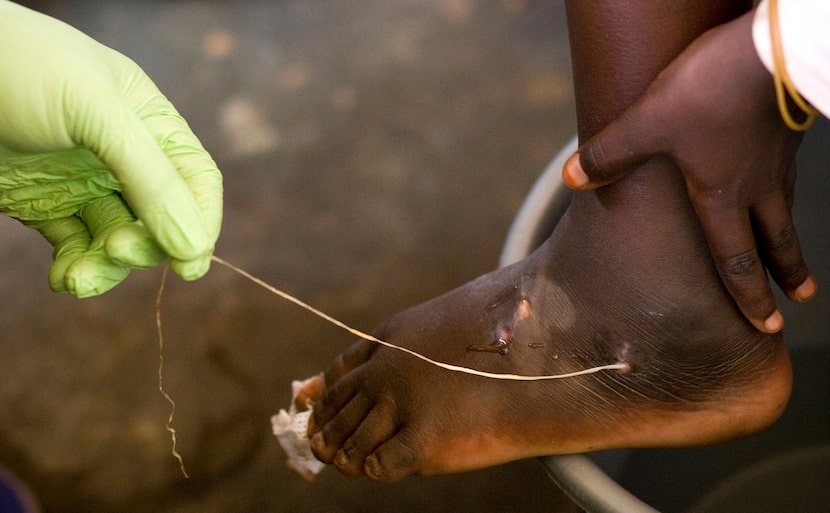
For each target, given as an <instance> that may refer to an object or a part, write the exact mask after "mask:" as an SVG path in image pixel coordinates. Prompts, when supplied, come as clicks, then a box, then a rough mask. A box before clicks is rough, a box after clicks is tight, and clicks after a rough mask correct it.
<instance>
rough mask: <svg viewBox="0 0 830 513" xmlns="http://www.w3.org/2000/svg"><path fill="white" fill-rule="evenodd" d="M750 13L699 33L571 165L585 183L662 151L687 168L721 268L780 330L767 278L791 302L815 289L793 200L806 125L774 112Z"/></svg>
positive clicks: (753, 314)
mask: <svg viewBox="0 0 830 513" xmlns="http://www.w3.org/2000/svg"><path fill="white" fill-rule="evenodd" d="M751 27H752V13H751V12H749V13H747V14H744V15H743V16H741V17H740V18H738V19H736V20H734V21H732V22H730V23H727V24H725V25H723V26H719V27H717V28H715V29H713V30H711V31H709V32H707V33H705V34H703V35H701V36H700V37H699V38H697V39H696V40H695V41H694V42H693V43H692V44H691V45H689V47H688V48H687V49H686V50H684V51H683V52H682V53H681V54H680V55H679V56H678V57H677V58H676V59H675V60H674V61H673V62H672V63H671V64H670V65H669V66H668V67H667V68H666V69H665V70H664V71H663V72H662V73H661V74H660V75H659V76H658V77H657V79H656V80H655V81H654V83H653V84H652V85H651V87H649V89H648V90H647V91H646V93H645V95H644V96H643V97H642V98H641V99H640V101H639V102H638V103H637V104H636V105H634V106H633V107H631V108H630V109H628V110H626V111H624V112H622V113H621V115H620V116H619V118H618V119H617V120H616V121H614V122H613V123H611V124H609V125H607V126H606V127H605V128H604V129H603V130H602V131H600V132H599V133H597V134H595V135H593V137H592V138H591V139H590V140H589V139H588V138H587V137H585V138H583V141H586V142H585V144H583V145H582V147H581V148H580V149H579V150H578V153H577V155H575V156H574V157H572V158H571V159H570V160H569V161H568V162H567V163H566V165H565V169H564V178H565V181H566V182H567V183H568V184H569V185H571V186H572V187H574V188H577V189H589V188H593V187H597V186H600V185H604V184H608V183H611V182H613V181H616V180H619V179H621V178H622V177H624V176H626V175H627V174H628V172H629V171H631V170H632V169H635V168H636V167H637V166H638V165H640V164H642V163H643V162H646V161H648V160H649V159H651V158H655V157H667V158H670V159H671V160H672V161H673V162H674V163H675V164H676V165H677V166H678V167H679V168H680V170H681V171H682V173H683V177H684V179H685V182H686V187H687V190H688V193H689V197H690V199H691V202H692V204H693V205H694V208H695V212H696V214H697V216H698V218H699V220H700V222H701V225H702V226H703V228H704V231H705V233H706V239H707V242H708V245H709V248H710V250H711V252H712V256H713V258H714V260H715V263H716V265H717V268H718V272H719V274H720V276H721V279H722V280H723V282H724V284H725V285H726V287H727V289H728V290H729V293H730V294H731V295H732V297H733V298H734V300H735V301H736V303H737V305H738V307H739V308H740V309H741V311H742V312H743V313H744V315H745V316H746V318H747V319H748V320H749V321H750V322H752V324H753V325H754V326H755V327H756V328H757V329H759V330H761V331H764V332H767V333H774V332H777V331H779V330H781V329H782V327H783V317H782V315H781V313H780V310H779V309H778V307H777V305H776V302H775V298H774V297H773V295H772V290H771V288H770V285H769V281H768V279H767V270H768V271H769V273H770V275H771V276H772V278H773V280H774V281H775V282H776V283H777V284H778V285H779V286H780V287H781V289H782V290H783V291H784V292H785V293H786V294H787V296H789V298H790V299H792V300H794V301H806V300H808V299H810V298H811V297H812V296H813V295H814V294H815V292H816V283H815V280H814V279H813V278H812V277H811V276H810V272H809V270H808V268H807V265H806V263H805V261H804V259H803V257H802V254H801V247H800V244H799V241H798V235H797V233H796V230H795V226H794V225H793V220H792V214H791V207H792V191H793V185H794V183H795V152H796V150H797V149H798V146H799V144H800V142H801V136H802V133H801V132H795V131H792V130H790V129H789V128H787V126H786V125H785V124H784V122H783V121H782V119H781V115H780V113H779V112H778V107H777V104H776V100H775V91H774V87H773V81H772V77H771V75H770V73H769V72H768V71H767V69H766V68H765V67H764V66H763V64H762V63H761V61H760V60H759V58H758V56H757V53H756V51H755V48H754V46H753V42H752V39H751Z"/></svg>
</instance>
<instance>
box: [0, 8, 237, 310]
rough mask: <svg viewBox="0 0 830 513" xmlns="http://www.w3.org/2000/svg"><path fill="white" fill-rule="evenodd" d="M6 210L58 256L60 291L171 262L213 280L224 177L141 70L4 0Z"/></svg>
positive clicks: (80, 290)
mask: <svg viewBox="0 0 830 513" xmlns="http://www.w3.org/2000/svg"><path fill="white" fill-rule="evenodd" d="M0 212H2V213H4V214H6V215H9V216H11V217H14V218H17V219H19V220H20V221H22V222H23V223H24V224H26V225H27V226H30V227H32V228H35V229H37V230H38V231H40V232H41V233H42V234H43V235H44V237H45V238H46V239H47V240H48V241H49V242H50V243H51V244H52V245H53V246H54V254H53V256H54V264H53V265H52V268H51V269H50V272H49V284H50V286H51V287H52V289H53V290H55V291H60V292H63V291H66V292H70V293H72V294H74V295H75V296H78V297H86V296H92V295H97V294H101V293H103V292H106V291H107V290H109V289H111V288H112V287H114V286H115V285H117V284H118V283H120V282H121V281H122V280H123V279H124V278H126V276H127V275H128V274H129V272H130V270H131V269H132V268H147V267H153V266H156V265H158V264H160V263H161V262H163V261H164V260H165V259H166V258H167V257H168V256H169V257H171V266H172V268H173V270H174V271H175V272H176V273H177V274H179V275H180V276H181V277H182V278H184V279H186V280H194V279H197V278H199V277H201V276H203V275H204V274H205V273H206V272H207V270H208V267H209V264H210V254H211V253H212V251H213V247H214V244H215V242H216V239H217V238H218V236H219V230H220V225H221V220H222V175H221V174H220V172H219V170H218V169H217V168H216V164H215V163H214V162H213V160H212V159H211V157H210V155H209V154H208V153H207V152H206V151H205V149H204V148H203V147H202V145H201V144H200V143H199V141H198V139H197V138H196V136H195V135H194V134H193V133H192V131H191V130H190V129H189V128H188V126H187V123H186V122H185V120H184V119H182V117H181V116H180V115H179V114H178V113H177V112H176V110H175V108H174V107H173V106H172V105H171V104H170V102H169V101H168V100H167V99H166V98H165V97H164V96H163V95H162V94H161V93H160V92H159V90H158V89H157V88H156V86H155V84H153V82H152V81H151V80H150V79H149V78H148V77H147V76H146V75H145V74H144V72H143V71H142V70H141V69H140V68H139V67H138V65H136V64H135V63H134V62H133V61H132V60H130V59H128V58H127V57H125V56H123V55H122V54H120V53H118V52H116V51H114V50H112V49H110V48H107V47H105V46H103V45H101V44H99V43H98V42H96V41H94V40H93V39H91V38H89V37H87V36H86V35H84V34H82V33H81V32H79V31H78V30H76V29H74V28H72V27H70V26H68V25H66V24H64V23H62V22H60V21H58V20H55V19H54V18H50V17H48V16H45V15H43V14H40V13H37V12H34V11H31V10H29V9H26V8H24V7H21V6H20V5H17V4H14V3H12V2H9V1H6V0H0Z"/></svg>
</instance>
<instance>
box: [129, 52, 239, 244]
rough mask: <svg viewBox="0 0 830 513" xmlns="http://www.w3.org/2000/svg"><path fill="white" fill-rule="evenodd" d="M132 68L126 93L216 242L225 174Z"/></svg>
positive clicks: (164, 100)
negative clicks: (185, 187) (191, 197)
mask: <svg viewBox="0 0 830 513" xmlns="http://www.w3.org/2000/svg"><path fill="white" fill-rule="evenodd" d="M119 55H120V54H119ZM130 62H131V61H130ZM127 66H129V64H127ZM131 69H132V71H133V72H134V73H135V78H134V79H133V80H132V81H131V82H130V85H131V87H130V89H129V90H128V91H126V92H125V94H126V95H127V96H128V98H129V101H130V103H131V104H132V105H133V107H134V109H135V111H136V113H137V114H138V116H139V118H140V119H141V121H142V122H143V123H144V125H145V126H146V127H147V129H148V130H149V131H150V133H151V134H152V136H153V138H154V139H155V140H156V141H157V143H158V146H159V147H160V148H161V149H162V151H163V152H164V153H165V155H167V157H168V158H169V159H170V160H171V162H172V163H173V165H174V166H175V168H176V171H177V172H178V173H179V175H180V176H181V178H182V180H184V182H185V183H186V184H187V187H188V188H189V189H190V191H191V193H192V195H193V198H194V200H195V201H196V204H197V205H198V207H199V209H200V212H201V215H202V221H203V223H204V227H205V229H206V231H207V236H208V238H209V240H210V241H211V243H215V242H216V239H217V238H218V237H219V231H220V229H221V224H222V195H223V190H222V174H221V173H220V171H219V169H218V167H217V166H216V162H214V160H213V158H212V157H211V156H210V154H209V153H208V152H207V151H206V150H205V148H204V146H203V145H202V143H201V142H200V141H199V139H198V137H196V135H195V134H194V133H193V131H192V130H191V129H190V127H189V126H188V124H187V121H186V120H185V119H184V118H183V117H182V116H181V115H180V114H179V112H178V111H177V110H176V108H175V106H173V104H172V103H170V101H169V100H168V99H167V98H166V97H165V96H164V95H163V94H162V93H161V92H160V91H159V89H158V88H157V87H156V85H155V83H153V81H152V80H151V79H150V78H149V77H148V76H147V75H146V74H145V73H144V72H143V71H142V70H141V69H140V68H138V67H137V66H135V65H134V64H133V65H132V66H131ZM173 256H174V258H178V257H177V256H176V255H173Z"/></svg>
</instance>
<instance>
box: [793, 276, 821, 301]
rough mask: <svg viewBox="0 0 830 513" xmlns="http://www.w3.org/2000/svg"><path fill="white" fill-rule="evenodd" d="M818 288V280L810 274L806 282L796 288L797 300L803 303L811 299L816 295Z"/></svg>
mask: <svg viewBox="0 0 830 513" xmlns="http://www.w3.org/2000/svg"><path fill="white" fill-rule="evenodd" d="M816 290H818V285H816V280H815V279H813V277H812V276H808V277H807V279H806V280H804V283H802V284H801V285H799V286H798V288H797V289H795V293H794V296H795V300H796V301H799V302H801V303H803V302H804V301H809V300H810V299H812V298H813V296H815V295H816Z"/></svg>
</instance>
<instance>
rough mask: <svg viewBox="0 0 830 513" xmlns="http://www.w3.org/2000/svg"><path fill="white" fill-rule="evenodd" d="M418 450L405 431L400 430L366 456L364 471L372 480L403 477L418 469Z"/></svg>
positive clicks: (383, 480) (388, 479)
mask: <svg viewBox="0 0 830 513" xmlns="http://www.w3.org/2000/svg"><path fill="white" fill-rule="evenodd" d="M417 455H418V451H417V449H416V447H415V445H414V443H413V442H412V437H410V436H408V435H407V431H400V432H398V433H397V434H396V435H395V436H394V437H392V438H391V439H390V440H389V441H387V442H385V443H384V444H383V445H381V446H380V447H378V448H377V449H376V450H375V452H373V453H372V454H370V455H369V456H368V457H367V458H366V463H365V464H364V473H365V474H366V476H367V477H368V478H369V479H372V480H373V481H381V482H389V481H397V480H399V479H403V478H404V477H407V476H410V475H412V474H415V473H416V472H418V470H419V458H418V456H417Z"/></svg>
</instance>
